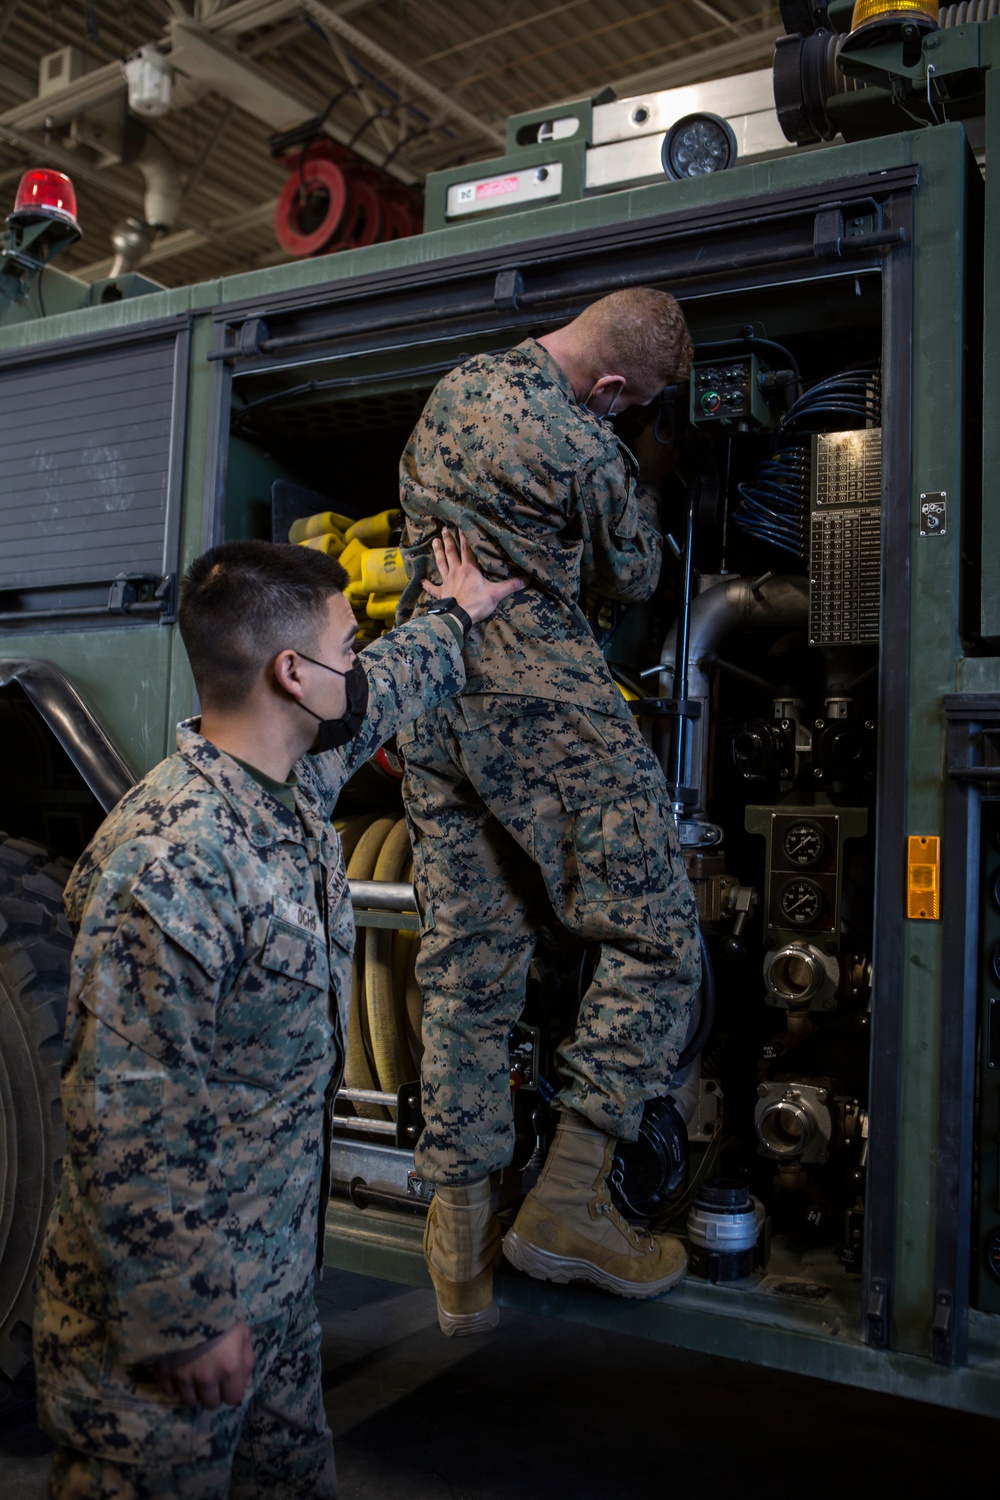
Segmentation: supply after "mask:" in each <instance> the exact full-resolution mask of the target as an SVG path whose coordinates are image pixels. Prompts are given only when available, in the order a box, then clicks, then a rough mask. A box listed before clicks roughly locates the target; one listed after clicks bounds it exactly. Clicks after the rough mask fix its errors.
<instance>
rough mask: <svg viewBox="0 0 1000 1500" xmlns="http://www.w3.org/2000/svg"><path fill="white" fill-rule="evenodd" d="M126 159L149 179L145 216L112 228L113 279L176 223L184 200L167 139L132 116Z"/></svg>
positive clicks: (125, 272)
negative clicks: (167, 146) (164, 142)
mask: <svg viewBox="0 0 1000 1500" xmlns="http://www.w3.org/2000/svg"><path fill="white" fill-rule="evenodd" d="M122 162H123V164H124V165H125V166H134V167H138V168H139V171H140V172H141V173H142V175H143V178H144V180H145V183H146V192H145V195H144V197H143V203H142V211H143V215H144V217H143V218H141V219H139V218H134V217H131V216H130V217H129V218H127V219H122V220H120V221H119V222H118V223H117V224H116V225H115V227H114V229H113V230H112V231H111V243H112V245H113V246H114V250H115V258H114V260H113V261H112V263H111V271H110V275H111V278H112V280H114V279H115V278H116V277H118V276H126V275H128V273H129V272H130V271H134V270H135V267H136V266H137V265H138V264H139V262H140V261H141V260H142V258H143V256H144V255H145V254H146V253H147V251H148V250H149V247H150V246H151V245H152V243H153V240H154V239H155V238H156V236H157V235H158V234H162V233H163V232H164V231H166V230H168V229H170V228H171V227H172V225H173V223H174V221H175V219H176V218H177V212H178V209H179V208H180V202H181V180H180V177H179V176H178V173H177V166H176V163H175V162H174V159H173V157H172V156H171V155H170V152H169V151H168V150H167V148H166V147H165V146H164V144H163V142H162V141H161V140H160V139H159V138H158V137H157V136H155V135H154V134H153V132H152V131H151V130H150V129H149V128H148V127H147V126H146V125H144V124H143V123H142V121H141V120H136V119H134V118H131V117H130V118H129V119H128V120H127V121H126V125H125V147H124V150H123V152H122Z"/></svg>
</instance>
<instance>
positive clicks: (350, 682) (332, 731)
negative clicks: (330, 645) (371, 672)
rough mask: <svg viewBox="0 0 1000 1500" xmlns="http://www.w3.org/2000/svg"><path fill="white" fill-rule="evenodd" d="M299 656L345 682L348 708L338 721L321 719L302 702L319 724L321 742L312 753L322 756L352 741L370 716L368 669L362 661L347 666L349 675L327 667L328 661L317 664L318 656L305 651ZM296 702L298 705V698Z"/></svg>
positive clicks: (301, 704)
mask: <svg viewBox="0 0 1000 1500" xmlns="http://www.w3.org/2000/svg"><path fill="white" fill-rule="evenodd" d="M296 655H298V656H301V657H302V659H303V661H311V662H312V664H313V666H314V667H322V668H323V671H324V672H333V673H334V674H335V675H336V676H337V677H343V679H344V688H345V691H346V693H347V707H346V709H345V710H344V713H343V715H342V716H341V717H340V718H339V719H321V718H320V716H319V714H316V713H313V711H312V709H311V708H306V705H305V704H304V703H299V707H300V708H305V710H306V713H307V714H312V716H313V718H314V719H315V720H316V721H317V722H318V724H319V739H318V740H317V742H316V747H315V750H314V752H313V753H314V754H316V755H319V754H321V753H322V752H323V751H324V750H339V749H340V747H341V745H346V744H347V743H348V741H349V740H353V738H354V736H355V735H356V734H357V732H358V730H359V729H360V728H361V726H362V724H363V723H364V722H365V716H366V714H367V713H368V677H367V674H366V672H365V669H364V667H363V666H362V665H361V661H360V659H358V660H357V661H355V663H354V665H353V666H351V667H348V669H347V671H346V672H342V671H341V670H340V668H339V667H328V666H327V664H326V662H325V661H317V660H316V658H315V656H307V655H306V653H305V652H304V651H298V652H297V653H296ZM295 701H296V702H298V699H296V700H295Z"/></svg>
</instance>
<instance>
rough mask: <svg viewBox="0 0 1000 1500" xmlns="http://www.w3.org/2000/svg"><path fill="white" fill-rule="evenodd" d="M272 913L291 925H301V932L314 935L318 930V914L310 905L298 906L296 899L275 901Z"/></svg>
mask: <svg viewBox="0 0 1000 1500" xmlns="http://www.w3.org/2000/svg"><path fill="white" fill-rule="evenodd" d="M274 914H275V916H276V917H280V918H281V920H282V921H283V922H290V923H291V925H292V926H293V927H301V928H302V930H303V932H309V933H312V934H314V935H315V934H316V933H318V932H319V914H318V913H317V912H315V911H314V910H313V908H312V907H311V906H299V904H298V902H297V901H275V903H274Z"/></svg>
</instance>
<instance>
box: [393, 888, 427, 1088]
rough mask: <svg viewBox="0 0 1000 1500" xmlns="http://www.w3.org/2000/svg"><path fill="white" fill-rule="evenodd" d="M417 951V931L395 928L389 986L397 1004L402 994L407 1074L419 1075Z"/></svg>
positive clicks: (421, 1013)
mask: <svg viewBox="0 0 1000 1500" xmlns="http://www.w3.org/2000/svg"><path fill="white" fill-rule="evenodd" d="M403 879H404V880H406V881H407V882H409V881H411V880H412V879H413V861H412V859H411V860H410V863H409V864H408V865H407V867H406V873H405V875H404V876H403ZM419 951H420V934H419V933H417V932H398V933H397V934H396V943H395V947H394V948H393V950H392V989H393V994H394V995H395V996H396V997H397V998H396V1003H397V1006H398V1005H399V1000H400V997H402V1015H401V1021H400V1034H401V1035H402V1036H405V1038H406V1045H407V1047H408V1048H409V1052H410V1065H411V1068H412V1072H411V1074H410V1076H411V1078H419V1077H420V1059H421V1057H422V1056H423V1053H424V1044H423V1041H422V1039H421V1035H420V1023H421V1021H422V1020H423V1016H424V1000H423V996H422V995H421V993H420V986H419V984H418V983H417V977H416V973H415V969H416V963H417V954H418V953H419Z"/></svg>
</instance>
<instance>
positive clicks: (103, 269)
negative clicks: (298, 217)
mask: <svg viewBox="0 0 1000 1500" xmlns="http://www.w3.org/2000/svg"><path fill="white" fill-rule="evenodd" d="M277 201H278V200H277V199H276V198H272V199H271V200H270V201H269V202H267V203H258V204H257V205H256V206H255V207H254V208H248V209H247V210H246V212H245V213H241V214H237V215H235V216H234V217H233V218H231V219H220V220H218V221H217V222H215V223H212V224H209V225H207V226H206V227H205V228H204V229H179V230H177V232H176V233H175V234H165V235H163V236H162V238H160V239H158V240H154V241H153V243H152V245H151V246H150V248H149V249H148V250H147V251H146V253H145V255H144V256H143V257H142V260H141V261H140V263H139V264H140V266H141V268H142V270H145V269H146V267H147V266H151V265H155V264H156V263H157V262H158V261H164V260H172V259H173V258H174V257H175V256H177V255H187V254H189V253H190V252H191V251H192V250H200V249H202V247H203V246H205V245H220V244H224V243H225V242H226V240H228V239H232V238H233V236H234V235H237V234H242V233H243V232H244V231H245V230H247V229H259V228H260V226H261V225H262V224H270V223H271V222H272V220H273V219H274V209H275V205H276V203H277ZM113 260H114V257H113V256H110V255H109V256H107V257H106V258H105V259H103V260H95V261H91V263H90V265H88V266H74V268H73V275H74V276H79V277H80V279H81V280H82V281H100V279H101V277H102V276H107V275H108V273H109V272H110V270H111V266H112V263H113Z"/></svg>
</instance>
